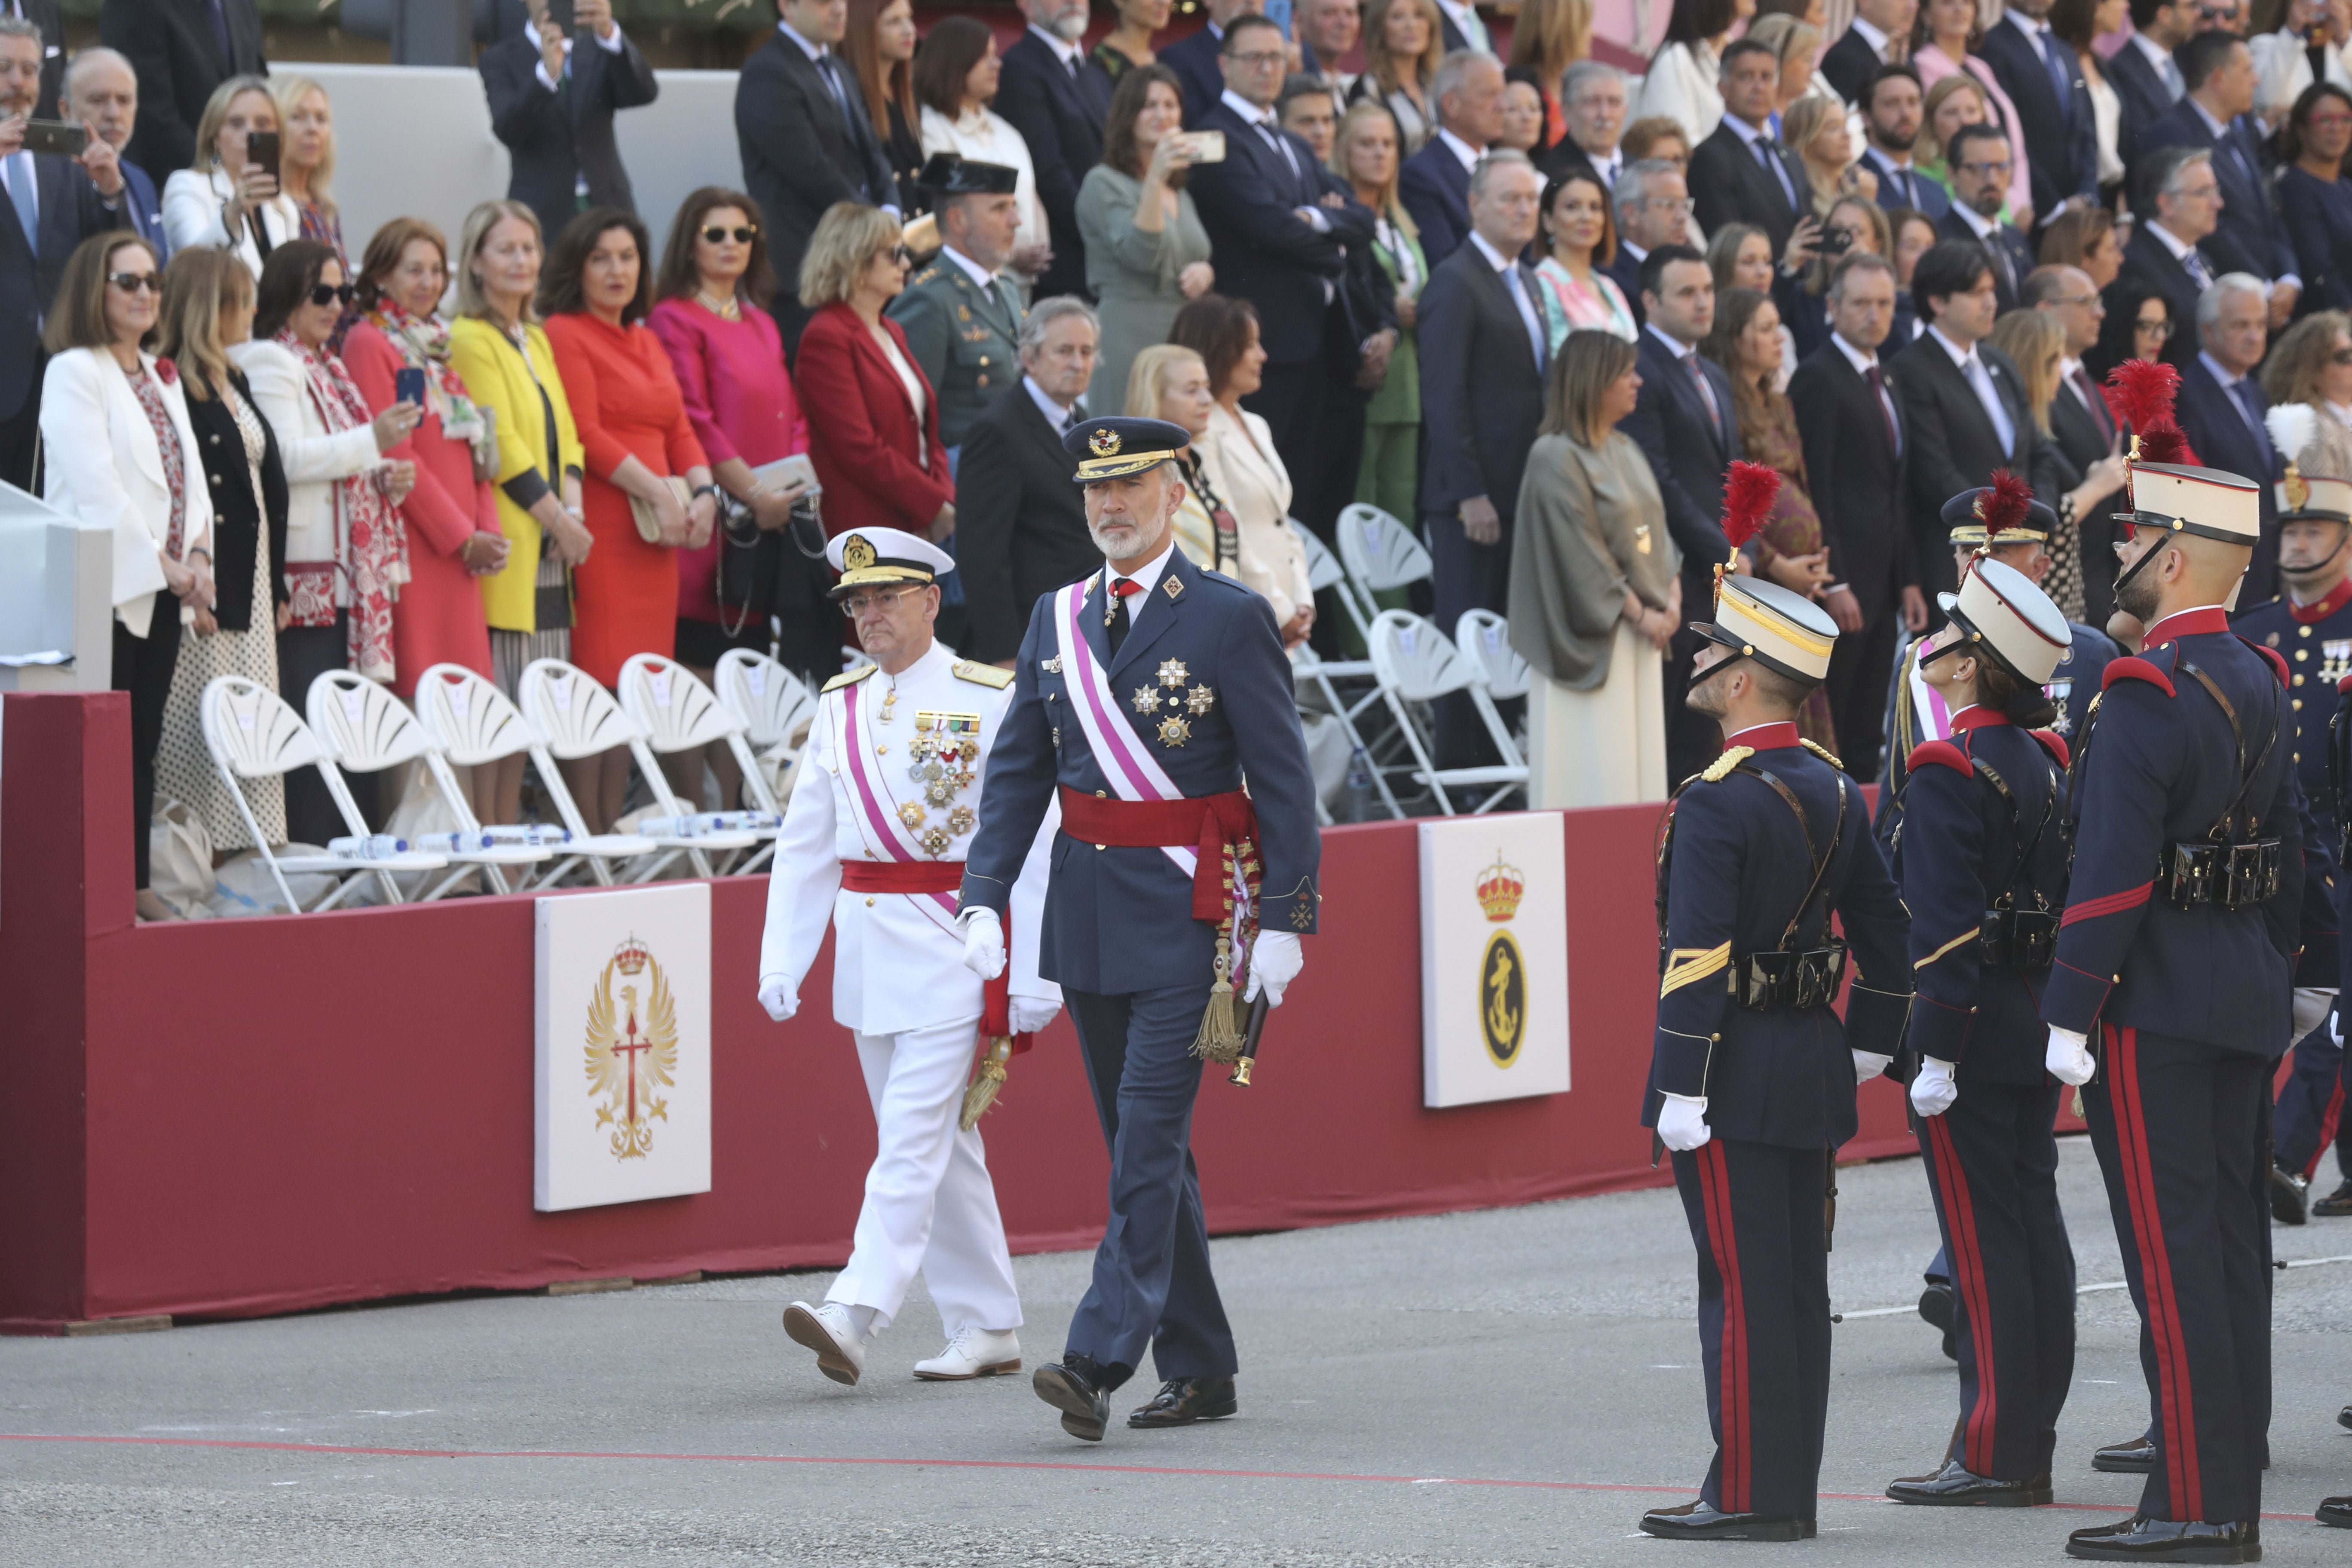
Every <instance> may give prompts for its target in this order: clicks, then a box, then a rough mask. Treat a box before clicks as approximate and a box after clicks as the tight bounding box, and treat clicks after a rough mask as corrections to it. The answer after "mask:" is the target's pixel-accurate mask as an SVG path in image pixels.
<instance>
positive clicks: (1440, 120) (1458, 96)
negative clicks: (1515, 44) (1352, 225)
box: [1397, 54, 1503, 268]
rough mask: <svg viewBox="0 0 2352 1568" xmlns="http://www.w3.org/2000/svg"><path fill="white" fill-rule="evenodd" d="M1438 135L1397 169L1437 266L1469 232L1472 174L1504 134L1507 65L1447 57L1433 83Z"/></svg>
mask: <svg viewBox="0 0 2352 1568" xmlns="http://www.w3.org/2000/svg"><path fill="white" fill-rule="evenodd" d="M1429 97H1430V101H1431V102H1433V103H1434V104H1436V106H1437V131H1436V132H1435V133H1434V134H1433V135H1432V136H1431V137H1430V139H1429V142H1428V144H1427V145H1426V146H1424V147H1423V148H1422V150H1421V151H1420V152H1418V153H1414V154H1413V155H1412V157H1410V158H1408V159H1406V160H1405V161H1404V167H1403V168H1402V169H1400V170H1399V171H1397V195H1398V196H1399V197H1400V198H1401V199H1402V201H1403V202H1404V210H1405V211H1407V212H1409V213H1411V214H1412V221H1413V223H1414V224H1415V225H1416V226H1419V228H1420V229H1421V249H1422V254H1423V256H1426V257H1427V258H1429V265H1430V266H1431V267H1432V268H1434V267H1436V265H1437V264H1438V263H1439V262H1441V261H1443V260H1444V259H1445V258H1447V257H1449V256H1451V255H1453V254H1454V247H1456V246H1458V245H1460V244H1461V243H1462V242H1463V241H1464V240H1465V239H1466V238H1468V237H1469V234H1470V171H1471V170H1473V169H1475V167H1477V164H1478V160H1479V159H1480V158H1482V157H1484V156H1485V155H1486V149H1487V148H1488V147H1489V146H1491V145H1493V144H1494V141H1495V138H1496V137H1497V136H1500V135H1501V134H1502V133H1503V66H1502V62H1501V61H1499V60H1497V59H1496V58H1495V57H1494V56H1492V55H1482V54H1457V55H1448V56H1446V57H1445V63H1444V65H1442V66H1440V67H1438V68H1437V75H1436V76H1435V77H1434V78H1433V79H1432V80H1431V83H1430V88H1429Z"/></svg>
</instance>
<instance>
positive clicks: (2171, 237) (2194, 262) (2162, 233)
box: [2147, 218, 2213, 331]
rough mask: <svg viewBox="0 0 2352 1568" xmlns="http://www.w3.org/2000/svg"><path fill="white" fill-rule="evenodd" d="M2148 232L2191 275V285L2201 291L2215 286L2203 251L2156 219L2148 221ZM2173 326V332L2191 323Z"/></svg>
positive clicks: (2211, 271)
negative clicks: (2194, 285)
mask: <svg viewBox="0 0 2352 1568" xmlns="http://www.w3.org/2000/svg"><path fill="white" fill-rule="evenodd" d="M2147 232H2148V233H2150V234H2152V235H2154V236H2156V237H2157V242H2158V244H2160V245H2162V246H2163V247H2164V248H2165V249H2167V250H2168V251H2170V252H2171V253H2172V259H2173V260H2175V261H2178V262H2179V263H2180V268H2181V270H2182V271H2184V272H2186V273H2188V274H2189V281H2190V282H2191V283H2194V284H2196V285H2197V287H2198V288H2199V289H2200V290H2201V289H2210V288H2211V287H2212V286H2213V268H2212V266H2211V265H2210V263H2208V262H2207V261H2206V259H2205V255H2204V253H2203V252H2202V251H2200V250H2199V249H2198V248H2197V247H2195V246H2193V245H2191V244H2189V242H2188V241H2187V240H2185V239H2183V238H2181V237H2179V235H2177V234H2175V233H2173V232H2172V231H2171V230H2170V229H2168V228H2167V227H2165V226H2164V225H2163V224H2162V223H2161V222H2159V221H2158V220H2156V219H2154V218H2151V219H2149V220H2148V224H2147ZM2172 325H2173V330H2174V331H2179V330H2180V329H2181V328H2183V327H2186V326H2187V325H2189V323H2188V322H2186V321H2175V322H2173V323H2172Z"/></svg>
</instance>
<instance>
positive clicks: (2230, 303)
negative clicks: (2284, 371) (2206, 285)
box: [2177, 272, 2282, 605]
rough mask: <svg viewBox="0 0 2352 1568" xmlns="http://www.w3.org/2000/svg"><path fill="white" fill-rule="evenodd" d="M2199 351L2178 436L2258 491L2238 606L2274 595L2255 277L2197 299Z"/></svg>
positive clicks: (2262, 316) (2182, 402) (2218, 285)
mask: <svg viewBox="0 0 2352 1568" xmlns="http://www.w3.org/2000/svg"><path fill="white" fill-rule="evenodd" d="M2194 321H2195V323H2196V331H2197V343H2198V352H2197V353H2196V354H2195V356H2194V357H2193V358H2191V359H2190V361H2189V363H2188V364H2187V365H2185V366H2183V367H2182V369H2181V372H2180V397H2179V404H2178V405H2177V406H2178V409H2179V419H2180V433H2181V434H2182V435H2184V436H2186V437H2189V449H2190V450H2191V451H2193V452H2195V453H2196V454H2197V460H2198V461H2199V462H2200V463H2202V464H2204V465H2205V466H2206V467H2207V468H2219V469H2221V471H2222V472H2224V473H2230V474H2237V475H2240V476H2242V478H2245V479H2252V480H2253V481H2254V482H2255V483H2256V484H2257V485H2260V486H2261V487H2262V497H2261V500H2262V527H2263V536H2262V538H2261V540H2260V541H2259V542H2257V543H2256V544H2255V545H2254V556H2253V560H2252V563H2250V564H2248V566H2247V567H2246V577H2245V585H2244V586H2243V587H2242V588H2241V589H2240V590H2239V592H2238V602H2239V603H2240V604H2242V605H2259V604H2261V603H2262V602H2263V600H2265V599H2270V598H2274V597H2276V596H2277V595H2278V489H2277V486H2278V480H2279V479H2280V478H2281V477H2282V470H2281V468H2280V467H2279V459H2278V452H2277V449H2276V448H2274V447H2273V446H2272V445H2271V438H2270V432H2269V431H2267V430H2266V429H2264V428H2263V413H2264V411H2265V410H2267V409H2268V408H2269V407H2270V401H2269V399H2267V398H2265V397H2264V396H2263V388H2262V384H2261V383H2260V382H2259V381H2256V380H2255V379H2254V374H2253V373H2254V370H2255V368H2256V367H2257V366H2259V365H2260V364H2261V363H2263V350H2264V349H2265V347H2266V346H2267V340H2268V335H2269V334H2268V332H2267V331H2266V328H2267V325H2268V321H2269V310H2268V307H2267V303H2266V300H2265V299H2264V296H2263V289H2262V287H2261V285H2260V281H2259V280H2258V279H2252V278H2251V277H2249V276H2248V275H2247V274H2245V273H2242V272H2231V273H2224V274H2223V275H2222V276H2221V277H2220V278H2218V279H2215V280H2214V283H2213V287H2212V288H2210V289H2207V290H2206V291H2205V298H2204V299H2203V300H2200V301H2199V303H2198V309H2197V314H2196V316H2195V317H2194Z"/></svg>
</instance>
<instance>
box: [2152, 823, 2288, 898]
mask: <svg viewBox="0 0 2352 1568" xmlns="http://www.w3.org/2000/svg"><path fill="white" fill-rule="evenodd" d="M2282 853H2283V847H2282V845H2281V842H2280V840H2278V839H2275V838H2257V839H2254V840H2252V841H2251V842H2249V843H2244V844H2215V843H2210V842H2207V843H2196V842H2187V843H2179V844H2168V845H2166V846H2165V847H2163V848H2162V849H2161V850H2159V851H2158V854H2157V858H2156V863H2157V885H2158V888H2159V889H2161V890H2162V892H2163V894H2164V897H2165V898H2166V899H2168V900H2170V901H2171V903H2172V906H2173V907H2174V908H2175V909H2181V910H2192V909H2195V908H2196V907H2197V906H2198V905H2200V904H2219V905H2221V907H2222V908H2223V909H2225V910H2243V909H2251V908H2252V907H2253V906H2254V905H2256V904H2260V903H2265V902H2267V901H2269V900H2272V899H2273V898H2276V897H2277V896H2278V890H2279V862H2280V858H2281V856H2282Z"/></svg>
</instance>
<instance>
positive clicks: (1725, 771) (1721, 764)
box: [1698, 746, 1756, 784]
mask: <svg viewBox="0 0 2352 1568" xmlns="http://www.w3.org/2000/svg"><path fill="white" fill-rule="evenodd" d="M1755 754H1756V748H1755V747H1753V746H1734V747H1732V748H1731V750H1729V751H1727V752H1724V753H1723V755H1721V756H1719V757H1717V758H1716V759H1715V761H1713V762H1711V763H1707V764H1706V768H1705V769H1704V770H1703V771H1702V772H1701V773H1699V775H1698V776H1699V777H1701V778H1703V779H1705V780H1706V782H1707V783H1709V784H1721V783H1722V782H1723V781H1724V780H1725V779H1727V778H1729V777H1730V776H1731V770H1732V769H1734V768H1736V767H1738V765H1739V764H1740V763H1744V762H1746V761H1747V760H1748V758H1750V757H1752V756H1754V755H1755Z"/></svg>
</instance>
